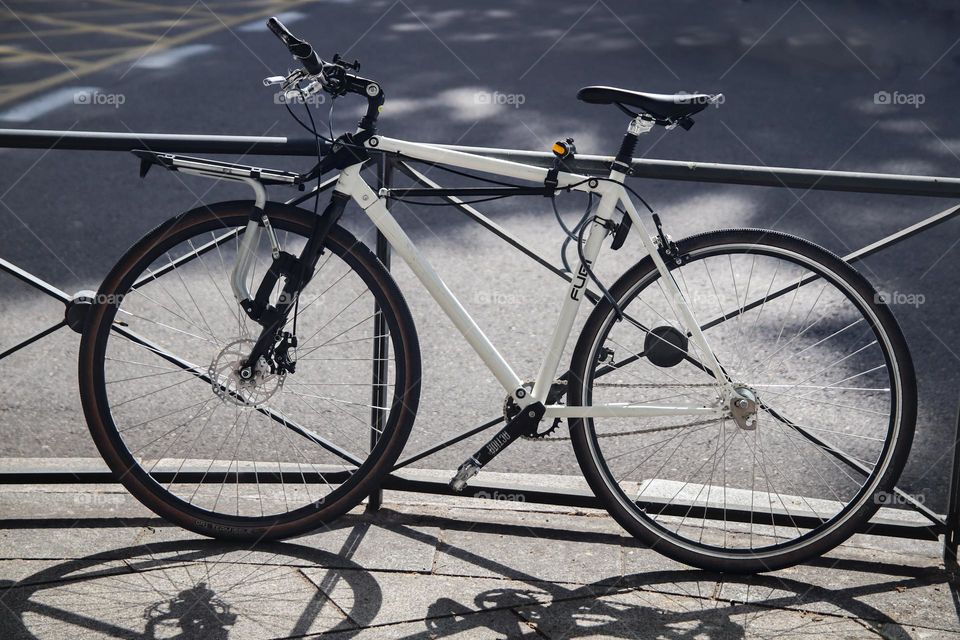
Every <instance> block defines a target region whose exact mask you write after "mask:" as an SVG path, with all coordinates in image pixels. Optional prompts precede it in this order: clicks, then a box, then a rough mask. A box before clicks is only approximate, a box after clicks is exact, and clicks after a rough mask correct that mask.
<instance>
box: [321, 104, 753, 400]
mask: <svg viewBox="0 0 960 640" xmlns="http://www.w3.org/2000/svg"><path fill="white" fill-rule="evenodd" d="M638 125H639V126H640V127H645V129H644V128H641V132H646V130H649V125H647V124H646V123H643V124H640V123H636V122H634V123H631V126H632V127H638ZM367 146H368V147H371V148H376V149H378V150H380V151H382V152H386V153H398V154H400V155H401V156H403V157H406V158H411V159H414V160H423V161H426V162H432V163H437V164H443V165H448V166H453V167H458V168H462V169H467V170H472V171H479V172H482V173H487V174H493V175H497V176H503V177H508V178H514V179H518V180H522V181H527V182H532V183H542V182H543V181H544V180H545V179H546V177H547V170H546V169H543V168H540V167H536V166H531V165H526V164H522V163H518V162H512V161H508V160H499V159H494V158H488V157H484V156H478V155H474V154H470V153H464V152H461V151H454V150H452V149H446V148H443V147H440V146H436V145H430V144H423V143H414V142H407V141H404V140H397V139H394V138H387V137H384V136H375V137H373V138H371V139H370V140H369V141H368V142H367ZM360 168H361V165H360V164H356V165H353V166H350V167H347V168H346V169H343V170H342V172H341V173H340V177H339V179H338V181H337V184H336V185H335V187H334V189H335V190H336V191H338V192H339V193H342V194H345V195H348V196H350V197H351V198H352V199H353V200H354V201H355V202H356V203H357V204H358V205H359V206H360V207H361V208H362V209H363V210H364V211H365V212H366V214H367V216H369V218H370V220H371V221H372V222H373V224H374V225H376V227H377V229H379V230H380V233H382V234H383V236H384V237H385V238H386V240H387V242H388V243H389V244H390V246H391V247H392V249H393V250H394V251H396V253H398V254H399V255H400V257H401V258H402V259H403V260H404V262H406V263H407V265H409V267H410V269H411V270H412V271H413V273H414V275H416V277H417V279H418V280H419V281H420V282H421V283H422V284H423V286H424V287H425V288H426V290H427V291H428V292H429V293H430V295H431V296H432V297H433V299H434V300H436V302H437V304H438V305H439V306H440V308H441V309H443V312H444V313H445V314H446V315H447V317H449V318H450V320H451V321H452V322H453V324H454V325H455V326H456V328H457V330H458V331H459V332H460V333H461V334H462V335H463V337H464V339H466V341H467V343H468V344H469V345H470V347H471V348H472V349H473V350H474V351H475V352H476V353H477V355H478V356H480V358H481V360H483V362H484V364H485V365H486V366H487V368H488V369H489V370H490V372H491V373H492V374H493V375H494V377H496V379H497V380H498V381H499V382H500V384H501V385H502V386H503V388H504V390H505V391H506V392H507V393H508V394H510V395H511V396H512V397H513V398H514V400H515V401H516V402H517V403H518V405H519V406H521V407H523V406H527V405H528V404H531V403H534V402H545V401H546V398H547V393H548V392H549V390H550V386H551V384H553V382H554V379H555V377H556V374H557V371H558V367H559V364H560V357H561V355H562V353H563V349H564V347H565V345H566V344H567V341H568V340H569V338H570V333H571V331H572V329H573V324H574V321H575V319H576V315H577V312H578V310H579V308H580V303H581V301H582V299H583V292H584V290H585V288H586V286H587V272H586V270H585V269H584V267H583V266H582V265H581V264H580V263H579V262H578V263H577V265H576V268H575V271H574V274H575V276H574V278H573V279H572V281H571V282H570V285H569V287H568V289H567V294H566V296H565V298H564V301H563V306H562V308H561V309H560V314H559V318H558V319H557V324H556V327H555V328H554V330H553V335H552V337H551V338H550V342H549V344H548V345H547V352H546V355H545V356H544V358H543V362H542V363H541V365H540V369H539V372H538V373H537V377H536V381H535V383H534V386H533V390H532V392H529V393H528V391H527V389H525V388H524V387H523V381H522V380H521V378H520V377H519V376H518V375H517V373H516V372H515V371H514V370H513V368H512V367H511V366H510V364H509V363H508V362H507V360H506V359H505V358H504V357H503V356H502V355H501V354H500V352H499V351H498V350H497V348H496V347H495V346H494V345H493V343H492V342H491V341H490V339H489V338H488V337H487V336H486V334H484V332H483V331H482V330H481V329H480V327H479V326H478V325H477V323H476V322H475V321H474V319H473V318H472V317H471V316H470V314H469V313H468V312H467V310H466V309H465V308H464V307H463V305H462V304H461V303H460V301H459V300H458V299H457V297H456V296H455V295H454V294H453V292H452V291H450V289H449V288H448V287H447V285H446V284H445V283H444V281H443V279H442V278H441V277H440V276H439V275H438V274H437V272H436V271H435V270H434V268H433V266H432V265H431V264H430V262H429V261H428V260H427V259H426V258H425V257H424V256H423V254H422V253H421V252H420V251H419V249H417V247H416V246H415V245H414V244H413V242H412V241H411V240H410V238H409V236H407V234H406V233H405V232H404V231H403V229H402V228H401V227H400V225H399V224H398V223H397V221H396V219H395V218H394V217H393V216H392V215H391V214H390V211H389V210H388V209H387V198H386V197H385V196H386V193H387V192H386V190H385V191H384V192H383V194H382V195H381V194H378V193H377V192H375V191H374V190H373V189H372V188H371V187H370V186H369V185H368V184H367V183H366V182H365V181H364V179H363V177H362V176H361V175H360ZM624 178H625V175H624V174H623V173H620V172H618V171H616V170H612V171H611V172H610V175H609V178H608V179H607V180H600V179H591V177H590V176H585V175H580V174H576V173H568V172H560V174H559V176H558V181H559V184H558V186H559V188H567V187H569V188H570V189H573V190H576V191H582V192H592V193H594V194H597V195H599V197H600V201H599V204H598V206H597V208H596V212H595V215H594V218H593V223H592V224H591V225H590V229H589V232H588V235H587V238H586V243H585V246H584V248H583V254H584V258H585V260H586V262H587V264H589V265H594V264H595V263H596V260H597V256H598V255H599V253H600V248H601V243H602V241H603V239H604V238H605V237H606V235H607V227H606V223H607V222H608V221H609V220H610V218H611V216H612V215H613V212H614V210H615V207H616V205H617V204H618V203H622V204H623V207H624V210H625V211H626V212H627V215H629V216H630V218H631V219H632V222H633V226H634V227H636V229H637V230H638V231H640V238H641V240H642V241H643V245H644V248H645V250H646V252H647V254H649V255H650V257H651V258H652V260H653V262H654V264H655V265H656V267H657V270H658V271H659V272H660V274H661V277H662V280H663V286H664V287H665V288H666V294H667V295H666V297H667V301H668V304H669V305H670V306H671V307H672V311H673V312H674V314H675V317H677V318H679V319H681V320H682V322H683V323H684V324H685V325H686V327H687V329H688V332H689V337H690V340H691V342H692V343H693V344H694V345H695V346H696V348H697V350H698V356H699V357H700V359H701V361H702V364H703V365H704V366H705V367H706V368H707V369H709V370H710V371H712V372H722V371H723V369H722V368H721V366H720V364H719V362H718V361H717V359H716V356H715V355H714V352H713V350H712V349H711V348H710V345H709V343H708V342H707V340H706V338H705V337H704V335H703V333H702V331H701V330H700V325H699V323H698V322H697V320H696V318H695V317H694V315H693V312H692V311H691V309H690V307H689V306H688V305H687V303H686V301H685V300H684V298H683V295H682V294H681V292H680V289H679V287H678V286H677V283H676V282H675V281H674V279H673V277H672V276H671V274H670V272H669V271H668V270H667V267H666V265H665V264H664V262H663V259H662V258H661V256H660V253H659V251H658V249H657V245H656V243H655V241H654V239H653V238H652V237H651V236H650V235H649V234H648V233H647V232H646V230H645V228H644V225H643V221H642V220H641V219H640V215H639V212H638V211H637V209H636V207H635V206H634V204H633V202H632V201H631V200H630V198H629V197H628V196H627V193H626V190H625V189H624V188H623V186H622V183H623V180H624ZM715 381H716V386H717V390H718V401H717V403H716V404H715V405H714V406H694V405H651V404H628V403H612V404H602V405H593V406H580V407H570V406H566V405H553V404H550V405H546V411H545V413H544V417H548V418H552V417H566V418H570V417H584V418H586V417H653V416H688V415H700V416H703V415H706V416H720V415H723V414H724V412H725V404H726V400H727V399H729V398H730V397H732V396H733V395H734V394H735V391H734V389H733V384H732V382H731V381H730V380H728V379H727V378H726V376H725V375H722V374H721V375H718V376H715Z"/></svg>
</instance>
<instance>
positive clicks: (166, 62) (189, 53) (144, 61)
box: [133, 44, 214, 69]
mask: <svg viewBox="0 0 960 640" xmlns="http://www.w3.org/2000/svg"><path fill="white" fill-rule="evenodd" d="M213 48H214V47H213V45H212V44H188V45H184V46H182V47H175V48H173V49H168V50H166V51H161V52H159V53H154V54H152V55H149V56H144V57H143V58H141V59H140V60H138V61H137V62H136V64H134V65H133V66H134V67H135V68H138V69H166V68H167V67H172V66H174V65H176V64H178V63H180V62H182V61H184V60H186V59H187V58H192V57H193V56H198V55H200V54H201V53H207V52H208V51H212V50H213Z"/></svg>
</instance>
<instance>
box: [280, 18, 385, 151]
mask: <svg viewBox="0 0 960 640" xmlns="http://www.w3.org/2000/svg"><path fill="white" fill-rule="evenodd" d="M267 28H269V29H270V31H272V32H273V34H274V35H275V36H277V37H278V38H279V39H280V41H281V42H283V44H284V45H286V47H287V50H288V51H289V52H290V54H291V55H293V57H294V58H295V59H296V60H297V61H299V62H300V63H301V64H303V68H304V69H305V70H306V71H307V73H308V74H310V75H311V76H313V77H314V78H316V80H317V81H318V82H319V83H320V86H321V87H322V88H323V90H324V91H326V92H327V93H329V94H330V95H331V96H333V97H337V96H342V95H345V94H347V93H354V94H357V95H360V96H363V97H364V98H366V100H367V112H366V114H365V115H364V116H363V118H362V119H361V120H360V122H359V126H360V128H361V129H363V130H365V131H368V132H370V133H371V134H372V133H373V132H374V131H375V130H376V124H377V116H379V114H380V108H381V107H382V106H383V103H384V95H383V90H382V89H381V87H380V85H379V84H378V83H377V82H375V81H373V80H369V79H367V78H362V77H360V76H358V75H355V74H353V73H350V71H358V70H359V69H360V64H359V63H358V62H353V63H348V62H346V61H345V60H341V59H340V56H339V55H335V56H334V57H333V61H332V62H326V61H324V60H322V59H320V57H319V56H318V55H317V53H316V52H315V51H314V50H313V47H312V46H310V43H309V42H307V41H305V40H301V39H300V38H298V37H296V36H295V35H293V34H292V33H290V30H289V29H287V28H286V27H285V26H284V25H283V23H282V22H280V21H279V20H277V19H276V18H275V17H272V18H270V19H269V20H267ZM295 73H296V72H295ZM294 78H295V75H294V74H291V76H290V77H288V78H287V80H288V81H290V84H291V85H299V81H300V79H302V78H303V76H302V75H300V76H296V79H295V80H294Z"/></svg>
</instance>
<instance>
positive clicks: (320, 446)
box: [79, 202, 420, 540]
mask: <svg viewBox="0 0 960 640" xmlns="http://www.w3.org/2000/svg"><path fill="white" fill-rule="evenodd" d="M252 205H253V203H251V202H228V203H222V204H218V205H211V206H209V207H200V208H198V209H194V210H193V211H190V212H187V213H184V214H182V215H180V216H177V217H175V218H172V219H171V220H169V221H167V222H165V223H163V224H162V225H160V226H159V227H157V228H156V229H155V230H153V231H152V232H150V233H149V234H147V235H146V236H145V237H144V238H143V239H142V240H140V241H139V242H138V243H137V244H136V245H134V247H133V248H131V249H130V250H129V251H128V252H127V253H126V255H124V256H123V258H121V260H120V262H119V263H118V264H117V265H116V266H115V267H114V268H113V270H112V271H111V272H110V273H109V274H108V275H107V277H106V279H105V280H104V282H103V284H102V285H101V287H100V290H99V292H98V293H97V298H96V300H95V304H94V305H93V307H92V308H91V310H90V314H89V318H88V324H87V326H86V328H85V331H84V334H83V340H82V342H81V347H80V371H79V373H80V395H81V399H82V402H83V408H84V413H85V415H86V418H87V423H88V425H89V427H90V432H91V434H92V435H93V439H94V441H95V442H96V445H97V447H98V449H99V450H100V453H101V454H102V456H103V458H104V459H105V460H106V462H107V463H108V464H109V465H110V468H111V469H112V470H113V471H114V473H115V474H116V475H117V477H118V479H119V480H120V481H121V482H123V484H124V485H125V486H126V488H127V489H128V490H129V491H130V492H131V493H132V494H133V495H134V496H136V497H137V498H138V499H139V500H140V501H141V502H143V503H144V504H145V505H146V506H147V507H149V508H150V509H152V510H154V511H155V512H156V513H158V514H159V515H161V516H163V517H165V518H167V519H168V520H171V521H173V522H174V523H176V524H179V525H181V526H183V527H186V528H187V529H191V530H193V531H196V532H199V533H202V534H206V535H210V536H215V537H219V538H231V539H242V540H261V539H272V538H285V537H289V536H293V535H298V534H301V533H305V532H307V531H310V530H312V529H315V528H317V527H319V526H320V525H321V524H324V523H327V522H329V521H330V520H332V519H333V518H335V517H337V516H339V515H341V514H343V513H344V512H346V511H347V510H349V509H350V508H352V507H354V506H355V505H356V504H358V503H359V502H360V501H361V500H362V499H363V498H364V497H366V496H367V495H369V494H370V493H371V492H372V491H374V490H375V489H376V488H377V486H378V484H379V481H380V479H381V478H382V477H383V476H384V475H385V474H386V473H387V472H388V471H389V470H390V468H391V466H392V465H393V463H394V462H395V461H396V458H397V456H398V455H399V453H400V451H401V449H402V448H403V445H404V442H405V441H406V438H407V436H408V434H409V432H410V428H411V425H412V423H413V419H414V416H415V414H416V410H417V403H418V400H419V393H420V351H419V345H418V342H417V335H416V330H415V328H414V325H413V319H412V318H411V316H410V311H409V310H408V308H407V305H406V303H405V302H404V299H403V296H402V295H401V293H400V291H399V289H398V288H397V285H396V283H395V282H394V280H393V278H391V277H390V274H389V273H388V272H387V270H386V269H385V268H384V266H383V264H381V263H380V261H379V260H377V258H376V256H374V255H373V253H372V252H371V251H370V249H368V248H367V247H366V245H364V244H362V243H361V242H359V241H358V240H357V239H356V238H355V237H353V236H352V235H351V234H350V233H349V232H347V231H346V230H344V229H343V228H341V227H334V228H333V229H332V230H331V232H330V234H329V236H328V238H327V242H326V244H325V247H324V249H325V251H324V254H323V255H322V256H321V257H320V260H319V262H318V264H317V266H316V269H315V271H314V275H313V277H312V279H311V280H310V281H309V283H308V284H307V286H306V287H305V288H304V290H303V291H302V292H301V293H300V296H299V300H298V309H297V311H298V312H297V313H296V319H295V320H294V318H293V314H291V318H290V319H289V320H288V322H287V326H286V327H285V330H286V331H289V332H291V333H294V334H295V335H296V337H297V338H298V344H296V345H292V344H291V342H292V341H286V342H285V341H282V340H279V336H278V343H277V344H276V345H274V346H272V348H271V350H270V351H269V352H268V354H267V355H266V356H265V357H262V358H260V360H259V361H258V362H257V364H256V365H255V366H254V375H253V376H252V377H250V378H249V379H244V377H243V376H242V375H240V368H241V367H240V364H241V362H244V361H245V358H246V357H247V356H248V355H249V353H250V350H251V349H252V347H253V345H254V343H255V341H256V339H257V337H258V336H259V334H260V331H261V327H260V325H259V324H257V323H255V322H253V321H252V320H250V319H249V318H248V317H247V315H246V314H245V313H244V312H243V310H242V309H241V308H240V306H239V304H238V303H237V301H236V300H235V298H234V296H233V292H232V290H231V286H230V276H231V271H232V268H233V264H234V262H235V259H236V256H237V252H238V249H239V246H240V241H241V239H242V236H243V232H244V229H245V226H246V224H247V220H248V216H249V212H250V208H251V207H252ZM266 213H267V214H268V215H269V217H270V221H271V223H272V224H273V227H274V229H275V230H276V234H277V238H278V240H279V243H280V245H281V247H280V248H281V250H283V251H285V252H288V253H290V254H292V255H299V254H300V252H301V251H302V249H303V246H304V244H305V243H306V241H307V239H308V238H309V237H310V235H311V234H312V233H313V230H314V221H315V219H316V218H315V216H314V215H313V214H311V213H308V212H306V211H303V210H302V209H297V208H296V207H292V206H287V205H280V204H274V203H270V204H268V206H267V208H266ZM265 235H266V234H264V236H263V237H261V242H260V246H258V247H254V255H255V260H254V262H255V264H254V268H253V287H251V290H252V291H256V289H257V286H258V284H259V282H260V280H261V279H262V277H263V274H264V273H265V272H266V271H267V269H268V268H270V267H271V263H272V261H273V256H272V252H271V244H270V243H269V242H268V241H267V238H266V237H265ZM281 284H282V281H281ZM279 291H280V285H277V286H276V287H275V290H274V292H273V294H272V297H271V299H272V300H274V301H275V300H276V296H277V295H279ZM381 341H384V342H381ZM384 344H386V346H387V348H386V349H382V348H380V347H383V345H384ZM291 359H292V360H293V361H295V367H293V368H291V367H289V366H285V367H281V366H279V363H280V362H281V361H284V362H287V361H289V360H291ZM373 418H376V419H375V420H374V421H373V425H374V426H371V420H372V419H373Z"/></svg>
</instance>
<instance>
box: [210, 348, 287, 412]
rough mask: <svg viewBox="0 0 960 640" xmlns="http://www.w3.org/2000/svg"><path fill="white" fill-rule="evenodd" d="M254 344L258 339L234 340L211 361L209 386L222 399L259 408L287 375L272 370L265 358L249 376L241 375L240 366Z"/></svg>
mask: <svg viewBox="0 0 960 640" xmlns="http://www.w3.org/2000/svg"><path fill="white" fill-rule="evenodd" d="M255 344H256V341H255V340H251V339H249V338H240V339H238V340H234V341H233V342H231V343H229V344H228V345H227V346H226V347H224V348H223V349H222V350H221V351H220V352H219V353H218V354H217V355H216V356H215V357H214V359H213V362H211V363H210V367H209V368H208V369H207V375H208V376H209V377H210V385H211V387H212V388H213V393H214V395H216V396H217V397H218V398H220V399H221V400H222V401H223V402H225V403H228V404H235V405H237V406H240V407H259V406H260V405H262V404H263V403H264V402H266V401H267V400H269V399H270V398H272V397H273V396H274V394H275V393H276V392H277V391H278V390H280V388H281V387H282V386H283V381H284V378H285V377H286V374H285V373H284V372H280V373H271V372H270V367H269V365H268V364H267V361H266V360H265V359H264V358H260V360H259V361H258V362H257V364H256V365H255V366H254V367H253V375H252V376H251V377H250V379H248V380H244V379H243V378H241V377H240V368H241V365H242V364H243V361H244V359H245V358H246V357H247V354H249V353H250V351H251V350H252V349H253V346H254V345H255Z"/></svg>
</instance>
